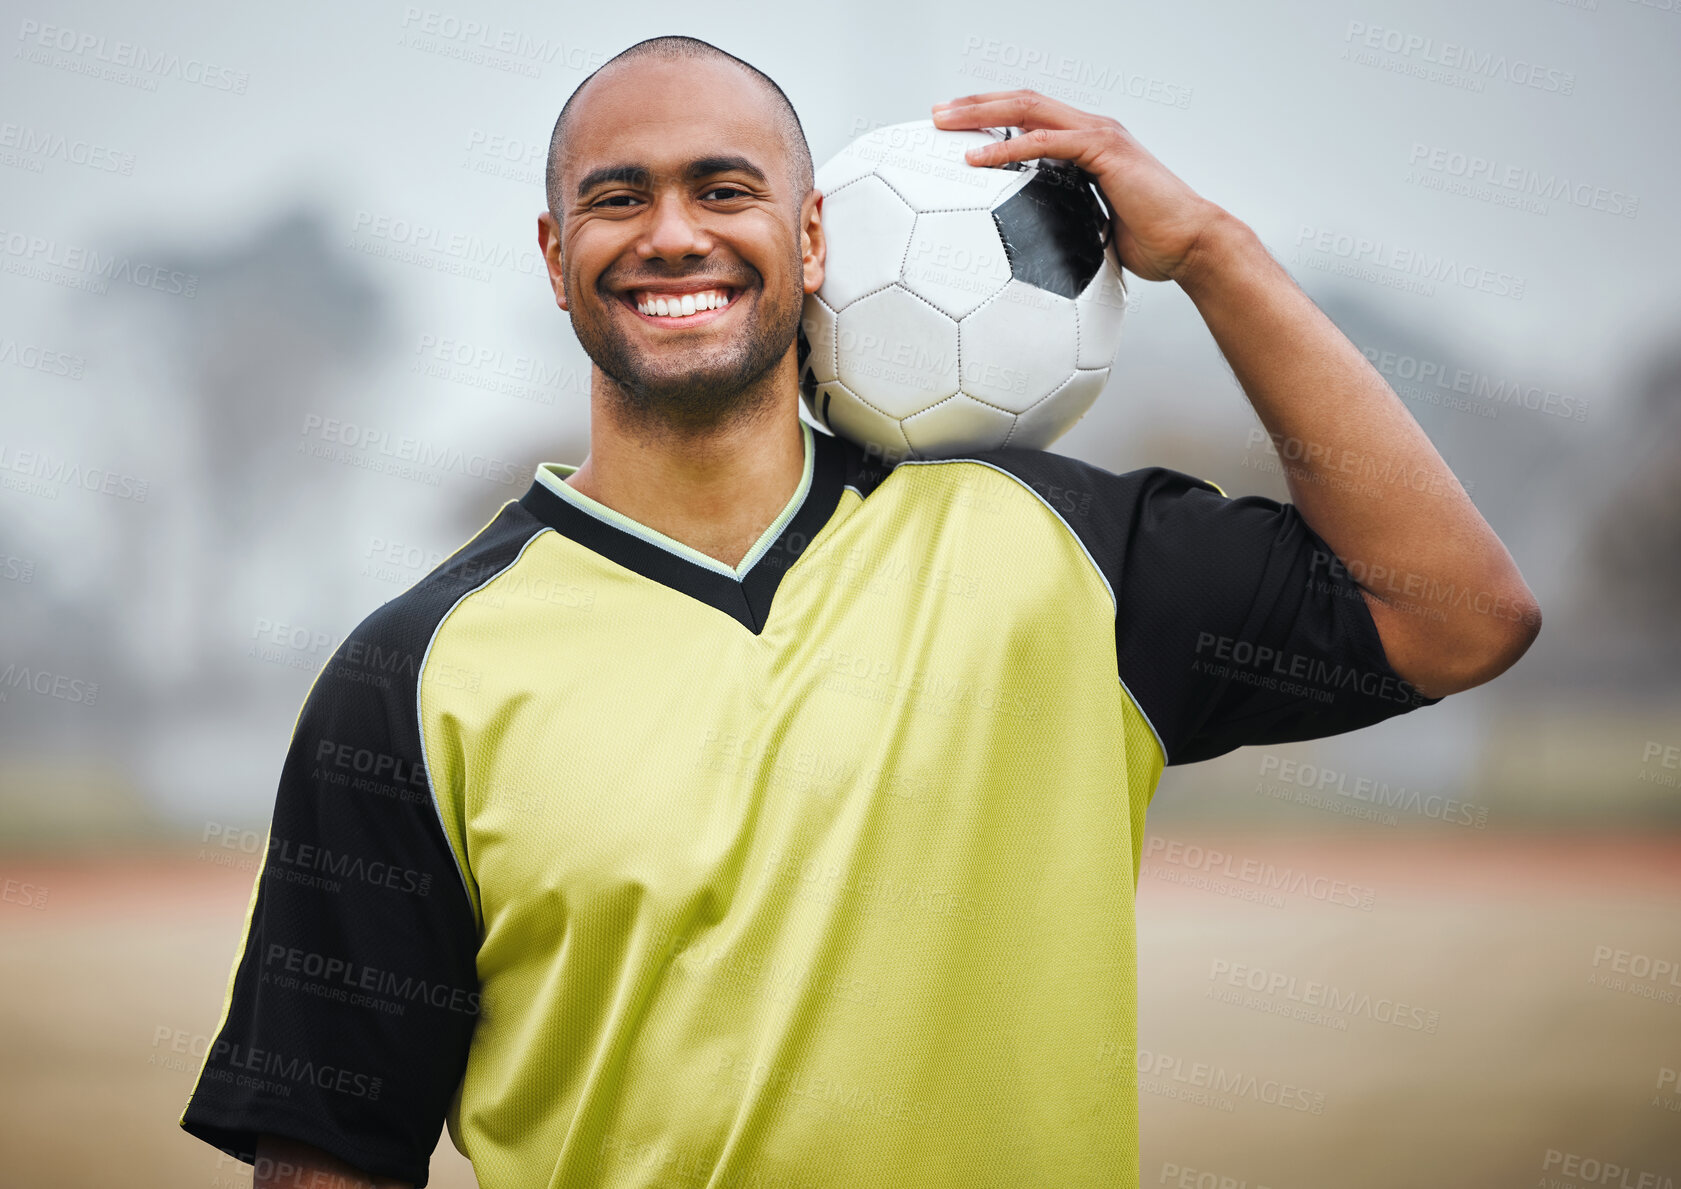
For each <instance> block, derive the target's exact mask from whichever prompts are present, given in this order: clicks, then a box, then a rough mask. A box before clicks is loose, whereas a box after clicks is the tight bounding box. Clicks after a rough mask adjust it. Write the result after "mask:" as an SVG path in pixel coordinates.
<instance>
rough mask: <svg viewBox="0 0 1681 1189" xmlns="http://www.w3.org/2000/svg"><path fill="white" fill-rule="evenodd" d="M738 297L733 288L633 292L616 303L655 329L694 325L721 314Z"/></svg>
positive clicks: (738, 293)
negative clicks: (620, 303) (628, 308)
mask: <svg viewBox="0 0 1681 1189" xmlns="http://www.w3.org/2000/svg"><path fill="white" fill-rule="evenodd" d="M740 295H741V290H740V289H738V288H735V287H734V286H728V287H724V288H719V287H712V288H708V289H694V290H689V291H685V292H666V291H663V290H654V289H632V290H630V291H628V292H626V293H621V294H620V295H619V300H620V301H621V302H623V303H624V304H625V305H627V306H629V307H630V308H631V309H633V310H635V311H636V312H637V313H638V314H640V315H641V316H642V319H643V320H644V321H646V322H650V323H653V324H654V325H656V326H694V325H700V324H702V323H705V322H710V321H712V320H713V319H714V318H717V317H719V316H720V315H722V314H723V313H724V312H725V311H727V310H728V309H729V308H730V307H731V306H732V305H734V304H735V302H736V299H737V298H738V297H739V296H740Z"/></svg>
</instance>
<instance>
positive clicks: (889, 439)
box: [810, 380, 910, 455]
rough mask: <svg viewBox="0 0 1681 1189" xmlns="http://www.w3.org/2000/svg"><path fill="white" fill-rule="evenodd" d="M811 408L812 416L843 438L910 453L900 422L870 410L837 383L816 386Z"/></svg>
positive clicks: (899, 452) (890, 451)
mask: <svg viewBox="0 0 1681 1189" xmlns="http://www.w3.org/2000/svg"><path fill="white" fill-rule="evenodd" d="M810 408H811V415H812V416H813V417H815V418H816V419H817V420H819V421H821V422H822V423H823V424H824V425H826V426H828V427H829V429H830V430H832V431H833V432H834V433H836V434H839V435H840V436H841V437H843V438H848V439H850V440H851V441H853V442H874V443H876V444H877V445H879V446H881V447H882V448H883V449H885V450H886V451H888V452H889V453H892V454H900V455H903V454H906V453H908V452H909V451H910V443H909V442H907V441H905V435H904V432H903V431H902V430H901V429H900V428H899V419H898V418H897V417H889V416H888V415H887V414H886V413H883V412H881V411H880V410H879V409H872V408H871V407H870V406H869V405H867V404H865V403H864V402H863V401H861V400H859V399H858V398H857V397H856V396H854V395H853V394H852V393H851V392H849V391H847V388H846V385H845V384H842V383H841V382H840V381H839V380H836V381H835V382H834V383H833V384H824V385H822V386H821V387H819V388H818V390H817V395H816V397H815V399H814V400H812V402H811V406H810Z"/></svg>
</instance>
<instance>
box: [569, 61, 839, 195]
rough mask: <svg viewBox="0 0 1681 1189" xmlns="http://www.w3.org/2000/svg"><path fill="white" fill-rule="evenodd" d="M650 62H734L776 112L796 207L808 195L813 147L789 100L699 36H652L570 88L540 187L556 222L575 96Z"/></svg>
mask: <svg viewBox="0 0 1681 1189" xmlns="http://www.w3.org/2000/svg"><path fill="white" fill-rule="evenodd" d="M649 60H653V61H664V62H683V61H685V60H687V61H705V62H714V63H732V64H734V65H735V66H736V67H737V68H738V69H739V70H741V71H742V72H743V73H745V74H746V75H747V77H748V78H749V79H751V80H752V81H753V82H754V83H756V84H757V85H758V86H759V87H761V88H762V89H763V90H764V93H765V98H766V99H767V100H768V101H769V104H770V109H771V111H772V112H773V113H774V117H775V120H776V128H777V132H778V133H779V134H780V135H781V137H782V141H783V145H784V147H785V149H786V150H787V158H786V164H787V167H788V169H789V173H788V175H787V180H788V182H789V183H790V186H789V193H790V194H792V195H794V201H795V202H798V201H800V200H801V199H803V198H804V197H805V196H806V194H807V193H808V192H809V191H810V190H811V187H812V167H811V148H810V146H809V145H807V144H806V139H805V128H804V126H803V125H801V123H800V117H799V116H798V115H797V114H796V113H795V111H794V105H793V104H792V103H790V102H788V96H786V95H784V94H783V93H782V88H781V87H779V86H777V85H776V82H775V80H773V79H772V78H771V77H770V75H768V74H766V73H764V72H763V71H762V70H760V69H759V68H758V67H756V66H754V65H753V64H752V63H750V62H744V61H742V60H741V59H740V58H738V57H736V56H735V55H734V54H730V53H726V52H724V51H723V50H721V49H719V48H718V47H717V46H715V45H713V44H711V43H710V42H706V41H702V40H700V39H699V38H698V37H650V38H648V39H647V40H646V41H639V42H637V43H636V44H635V45H633V46H631V47H630V48H629V49H626V50H621V51H620V52H619V53H617V54H614V55H613V56H612V57H611V58H609V59H608V60H607V61H605V62H603V63H602V64H601V65H600V66H599V67H597V68H596V69H595V70H594V71H593V72H592V73H591V74H590V75H589V77H588V78H586V79H584V81H583V82H581V83H579V84H578V85H577V87H576V88H574V90H573V91H572V94H571V96H570V97H569V98H568V99H567V100H566V102H565V103H564V104H562V105H561V109H560V118H559V119H557V120H555V125H554V133H553V134H552V135H551V136H550V137H549V161H548V167H547V169H546V170H545V171H544V174H543V188H544V192H545V193H546V194H547V195H548V200H549V211H550V213H552V214H553V215H554V216H555V218H556V219H560V218H561V216H562V212H563V211H564V210H565V209H566V205H565V202H564V201H563V200H562V197H561V184H562V178H561V173H562V168H563V164H564V160H565V156H566V146H567V132H568V129H569V125H570V124H571V120H572V111H573V108H574V107H575V106H576V105H577V103H578V99H579V97H580V96H581V95H583V94H584V91H585V89H586V88H587V87H588V86H589V85H590V81H591V80H592V79H594V78H595V76H596V75H598V74H602V73H604V72H606V71H608V70H609V69H611V68H612V67H613V66H615V65H619V64H629V63H634V62H641V61H649ZM697 98H698V97H697Z"/></svg>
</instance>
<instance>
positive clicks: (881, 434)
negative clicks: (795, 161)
mask: <svg viewBox="0 0 1681 1189" xmlns="http://www.w3.org/2000/svg"><path fill="white" fill-rule="evenodd" d="M1010 135H1012V132H1011V130H1009V129H1004V130H1002V131H1000V130H994V129H986V130H981V131H969V130H964V131H955V132H954V131H949V130H947V129H941V128H936V127H934V124H933V122H932V121H929V120H919V121H915V122H912V123H908V124H894V125H891V126H889V127H885V128H878V129H875V130H874V131H871V132H869V133H867V134H865V135H864V136H861V137H859V138H858V139H857V140H855V141H853V142H852V143H851V144H849V145H848V146H847V147H846V148H844V149H842V150H841V151H840V152H839V153H837V154H836V155H835V156H834V157H832V158H830V159H829V160H828V161H827V162H825V163H824V164H823V167H822V168H821V169H819V170H818V171H817V176H816V184H817V188H818V189H819V190H820V191H822V193H823V196H824V197H823V214H822V217H823V233H824V236H825V238H826V240H827V243H828V251H827V261H826V266H825V271H824V278H823V284H822V286H821V287H820V288H819V289H818V290H817V292H816V293H814V294H808V295H807V296H806V299H805V310H804V317H803V319H802V325H801V333H800V341H799V349H798V354H799V360H800V393H801V396H802V398H803V399H804V401H805V404H806V408H807V410H808V411H809V412H810V414H811V416H812V417H813V418H814V419H815V420H817V421H819V422H821V423H822V424H823V425H825V426H827V427H828V428H829V429H830V430H831V431H833V432H834V433H835V434H837V435H839V436H841V437H844V438H848V439H850V440H852V441H854V442H857V443H858V444H860V445H862V446H866V447H868V448H870V449H872V451H873V452H875V453H877V454H878V455H880V456H885V457H887V458H890V459H894V460H897V459H901V458H907V457H909V458H951V457H955V456H958V455H962V454H966V453H968V452H971V451H975V450H986V449H992V448H994V447H999V446H1027V447H1031V448H1034V449H1041V450H1042V449H1045V448H1046V447H1048V446H1049V445H1050V444H1051V443H1052V442H1054V441H1056V439H1057V438H1059V437H1061V436H1062V435H1063V434H1064V433H1066V432H1067V431H1068V430H1069V429H1070V428H1071V427H1072V426H1073V425H1074V423H1075V422H1077V421H1079V419H1080V418H1081V417H1082V416H1084V415H1085V413H1086V410H1088V409H1089V408H1091V406H1092V403H1093V402H1094V401H1095V400H1096V399H1097V396H1098V393H1099V392H1101V391H1102V390H1103V386H1104V384H1105V383H1106V382H1107V381H1108V379H1109V369H1110V367H1111V365H1112V364H1113V363H1114V360H1115V352H1116V348H1117V347H1118V346H1119V344H1120V332H1121V322H1122V319H1123V317H1124V315H1125V313H1126V291H1125V285H1124V282H1123V280H1122V277H1121V267H1120V260H1119V257H1118V256H1117V254H1116V251H1115V249H1114V246H1113V244H1110V243H1108V242H1107V235H1106V229H1107V227H1108V223H1109V215H1108V212H1107V210H1106V209H1105V208H1104V206H1103V204H1102V202H1101V201H1100V199H1099V196H1098V191H1097V189H1096V187H1095V186H1094V185H1093V184H1092V181H1091V178H1090V175H1088V174H1086V173H1084V172H1083V171H1081V170H1079V169H1077V168H1076V167H1074V166H1073V165H1072V163H1070V162H1065V161H1051V160H1047V159H1039V160H1033V161H1025V162H1011V163H1010V164H1009V165H1007V166H1002V167H1000V166H973V165H970V164H969V163H968V162H967V161H965V160H964V159H963V154H964V152H965V151H966V150H967V149H969V148H970V147H971V146H973V145H976V144H985V143H987V142H989V141H993V140H1001V139H1007V138H1008V137H1009V136H1010Z"/></svg>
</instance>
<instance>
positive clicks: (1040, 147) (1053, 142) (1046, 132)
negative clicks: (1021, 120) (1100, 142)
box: [963, 128, 1091, 166]
mask: <svg viewBox="0 0 1681 1189" xmlns="http://www.w3.org/2000/svg"><path fill="white" fill-rule="evenodd" d="M1090 148H1091V137H1090V134H1089V133H1088V132H1086V131H1084V130H1080V129H1072V128H1062V129H1058V128H1035V129H1033V130H1032V131H1030V132H1026V133H1023V134H1022V135H1021V136H1012V137H1011V138H1010V139H1009V140H995V141H993V142H992V143H991V144H983V145H976V146H975V147H973V148H971V149H969V150H968V151H967V152H965V153H964V154H963V159H964V160H965V161H967V162H968V163H969V164H970V165H1002V164H1004V163H1005V162H1006V161H1026V160H1030V159H1031V158H1034V157H1051V158H1054V159H1057V160H1062V161H1073V162H1076V163H1077V164H1081V165H1082V166H1083V165H1084V158H1085V157H1086V156H1087V151H1088V150H1089V149H1090Z"/></svg>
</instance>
